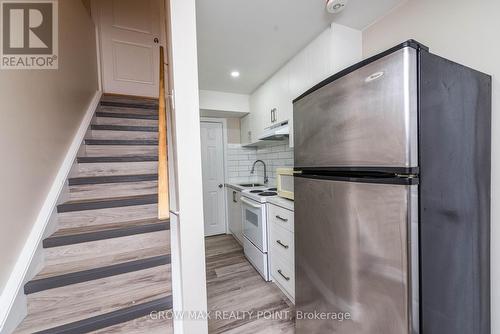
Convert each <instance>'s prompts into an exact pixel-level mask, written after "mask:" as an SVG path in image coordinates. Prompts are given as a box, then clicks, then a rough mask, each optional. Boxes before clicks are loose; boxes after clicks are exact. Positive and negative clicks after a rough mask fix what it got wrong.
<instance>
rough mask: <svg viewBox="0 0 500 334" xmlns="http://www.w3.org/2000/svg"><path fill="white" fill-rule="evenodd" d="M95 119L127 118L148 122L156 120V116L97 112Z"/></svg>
mask: <svg viewBox="0 0 500 334" xmlns="http://www.w3.org/2000/svg"><path fill="white" fill-rule="evenodd" d="M95 115H96V116H97V117H108V118H129V119H148V120H154V121H157V120H158V115H140V114H131V113H126V112H122V113H115V112H105V111H98V112H96V113H95Z"/></svg>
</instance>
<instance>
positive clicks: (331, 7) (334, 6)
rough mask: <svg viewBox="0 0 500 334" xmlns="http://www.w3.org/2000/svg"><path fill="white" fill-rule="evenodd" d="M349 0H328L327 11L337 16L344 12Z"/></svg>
mask: <svg viewBox="0 0 500 334" xmlns="http://www.w3.org/2000/svg"><path fill="white" fill-rule="evenodd" d="M347 1H348V0H327V1H326V10H327V11H328V12H329V13H332V14H337V13H339V12H341V11H343V10H344V8H345V6H346V5H347Z"/></svg>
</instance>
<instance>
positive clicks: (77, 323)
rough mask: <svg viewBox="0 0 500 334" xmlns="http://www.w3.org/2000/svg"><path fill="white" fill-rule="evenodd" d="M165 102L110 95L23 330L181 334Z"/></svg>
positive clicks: (60, 210) (76, 173)
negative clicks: (174, 289)
mask: <svg viewBox="0 0 500 334" xmlns="http://www.w3.org/2000/svg"><path fill="white" fill-rule="evenodd" d="M157 169H158V107H157V101H155V100H147V99H137V98H132V97H115V96H109V95H104V96H103V98H102V100H101V103H100V106H99V109H98V110H97V112H96V114H95V117H94V119H93V121H92V125H91V126H90V128H89V131H88V135H87V137H86V139H85V141H84V143H83V145H82V148H81V149H80V156H79V157H78V158H77V161H76V163H75V165H74V167H73V170H72V172H71V173H70V177H69V178H68V191H67V194H66V195H65V198H66V199H67V201H66V202H64V203H62V204H60V205H58V207H57V229H56V231H55V232H54V233H53V234H52V235H50V236H49V237H48V238H46V239H44V240H43V253H44V254H43V256H44V266H43V268H42V269H41V271H40V272H39V273H38V274H37V275H36V276H35V277H34V278H33V279H32V280H31V281H29V282H28V283H27V284H26V285H25V286H24V292H25V294H26V296H27V300H28V315H27V316H26V318H25V319H24V320H23V322H22V323H21V324H20V325H19V327H18V328H17V330H16V331H15V333H71V334H73V333H88V332H95V333H157V332H158V333H165V334H166V333H172V332H173V331H172V324H171V322H168V321H167V320H154V319H151V317H150V313H151V312H152V311H165V310H169V309H171V307H172V296H171V267H170V226H169V222H168V221H161V220H158V219H157V214H158V207H157V202H158V195H157V193H158V190H157V187H158V175H157V173H158V170H157Z"/></svg>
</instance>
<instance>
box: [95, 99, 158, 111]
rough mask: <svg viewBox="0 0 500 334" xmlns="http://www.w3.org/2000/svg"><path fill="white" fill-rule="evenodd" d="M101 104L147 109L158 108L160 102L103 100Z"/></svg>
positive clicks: (104, 105)
mask: <svg viewBox="0 0 500 334" xmlns="http://www.w3.org/2000/svg"><path fill="white" fill-rule="evenodd" d="M100 105H101V106H103V107H118V108H120V107H123V108H134V109H147V110H158V104H154V103H130V102H112V101H101V102H100Z"/></svg>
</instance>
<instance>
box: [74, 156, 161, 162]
mask: <svg viewBox="0 0 500 334" xmlns="http://www.w3.org/2000/svg"><path fill="white" fill-rule="evenodd" d="M76 161H77V162H78V163H80V164H90V163H106V162H148V161H158V157H153V156H140V155H139V156H130V157H78V158H77V159H76Z"/></svg>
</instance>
